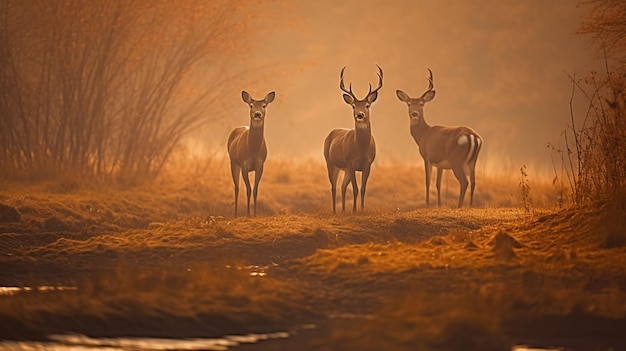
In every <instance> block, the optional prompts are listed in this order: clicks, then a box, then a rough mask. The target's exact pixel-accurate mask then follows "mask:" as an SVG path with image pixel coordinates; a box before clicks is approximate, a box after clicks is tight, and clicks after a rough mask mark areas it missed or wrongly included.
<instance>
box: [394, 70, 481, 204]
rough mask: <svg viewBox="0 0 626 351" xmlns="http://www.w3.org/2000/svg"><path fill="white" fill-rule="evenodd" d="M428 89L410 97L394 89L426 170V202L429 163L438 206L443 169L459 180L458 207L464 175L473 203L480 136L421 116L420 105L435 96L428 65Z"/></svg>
mask: <svg viewBox="0 0 626 351" xmlns="http://www.w3.org/2000/svg"><path fill="white" fill-rule="evenodd" d="M428 72H429V77H428V89H427V90H426V91H425V92H424V93H423V94H422V95H421V96H420V97H418V98H412V97H410V96H409V95H408V94H407V93H405V92H404V91H402V90H396V95H397V96H398V99H399V100H400V101H402V102H405V103H406V104H407V106H408V108H409V119H410V121H411V136H413V139H414V140H415V142H416V143H417V146H418V148H419V153H420V155H421V156H422V158H423V159H424V168H425V172H426V206H428V207H429V206H430V193H429V192H430V176H431V173H432V166H435V167H437V206H439V207H441V175H442V173H443V170H444V169H451V170H452V172H453V173H454V176H455V178H456V179H457V180H458V181H459V185H460V193H459V203H458V207H459V208H460V207H462V206H463V201H464V198H465V193H466V191H467V185H468V181H467V176H468V175H469V178H470V182H471V190H470V206H473V204H474V188H475V186H476V175H475V171H474V169H475V167H476V160H477V159H478V153H479V152H480V148H481V147H482V144H483V139H482V138H481V137H480V135H478V133H476V131H474V130H473V129H471V128H469V127H466V126H438V125H434V126H431V125H429V124H428V123H427V122H426V119H425V118H424V105H425V104H426V103H427V102H430V101H432V100H433V98H434V97H435V90H434V82H433V72H432V71H431V70H430V68H428Z"/></svg>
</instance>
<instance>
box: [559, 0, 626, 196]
mask: <svg viewBox="0 0 626 351" xmlns="http://www.w3.org/2000/svg"><path fill="white" fill-rule="evenodd" d="M583 4H584V5H587V6H589V13H588V15H587V16H586V17H585V18H584V19H583V20H582V22H581V25H580V28H579V33H581V34H589V35H591V36H592V40H593V42H594V43H595V44H596V45H597V49H598V50H599V52H600V53H603V54H604V58H605V72H604V73H598V72H595V71H592V72H591V74H590V75H588V76H586V77H583V78H582V79H577V78H576V77H575V76H570V80H571V82H572V95H571V99H570V117H571V119H570V125H569V128H568V130H567V131H565V133H564V147H561V146H559V147H556V146H553V145H548V146H549V147H551V148H552V149H553V150H554V151H556V152H558V153H559V154H560V159H561V162H562V167H563V168H562V169H564V170H565V173H566V177H567V179H568V181H569V185H570V191H571V194H572V202H573V203H575V204H581V203H584V202H589V201H597V200H618V201H624V199H625V198H626V120H625V115H626V100H625V99H626V66H624V65H623V60H624V58H625V57H626V56H624V54H626V2H624V1H623V0H592V1H586V2H583ZM576 93H579V94H582V97H583V99H584V101H585V102H586V103H587V104H588V108H587V112H586V114H585V116H584V118H583V119H582V123H580V122H579V123H577V122H576V118H575V116H574V113H573V102H574V99H575V96H576ZM555 173H556V167H555ZM557 178H558V175H557ZM560 178H561V179H563V178H564V177H563V176H562V175H561V177H560Z"/></svg>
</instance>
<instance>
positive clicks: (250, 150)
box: [227, 90, 276, 217]
mask: <svg viewBox="0 0 626 351" xmlns="http://www.w3.org/2000/svg"><path fill="white" fill-rule="evenodd" d="M275 96H276V93H275V92H273V91H272V92H270V93H269V94H267V95H266V96H265V98H263V99H262V100H255V99H253V98H252V96H250V94H249V93H248V92H246V91H245V90H244V91H242V92H241V98H242V99H243V101H244V102H245V103H246V104H248V106H249V107H250V125H249V126H241V127H237V128H235V129H233V131H232V132H231V133H230V135H229V136H228V144H227V147H228V156H229V157H230V172H231V174H232V177H233V183H234V184H235V217H237V201H238V198H239V174H241V175H242V177H243V181H244V183H245V184H246V195H247V198H248V207H247V211H246V215H247V216H248V217H250V194H251V193H252V195H253V197H254V216H255V217H256V213H257V211H256V202H257V193H258V190H259V183H260V182H261V177H262V176H263V165H264V163H265V159H266V158H267V146H266V145H265V138H264V136H263V130H264V128H265V115H266V108H267V105H268V104H269V103H271V102H272V101H274V97H275ZM250 172H254V190H252V189H251V187H250V178H249V176H248V173H250Z"/></svg>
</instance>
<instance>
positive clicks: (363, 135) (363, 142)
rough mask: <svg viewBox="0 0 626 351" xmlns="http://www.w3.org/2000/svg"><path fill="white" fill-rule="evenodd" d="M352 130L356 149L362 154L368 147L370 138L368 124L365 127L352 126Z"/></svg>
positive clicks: (370, 133)
mask: <svg viewBox="0 0 626 351" xmlns="http://www.w3.org/2000/svg"><path fill="white" fill-rule="evenodd" d="M354 131H355V139H356V145H357V149H358V150H359V152H360V153H362V154H364V153H366V152H367V150H368V149H369V146H370V142H371V140H372V129H371V128H370V126H369V125H368V126H367V127H366V128H363V127H360V128H359V127H357V128H354Z"/></svg>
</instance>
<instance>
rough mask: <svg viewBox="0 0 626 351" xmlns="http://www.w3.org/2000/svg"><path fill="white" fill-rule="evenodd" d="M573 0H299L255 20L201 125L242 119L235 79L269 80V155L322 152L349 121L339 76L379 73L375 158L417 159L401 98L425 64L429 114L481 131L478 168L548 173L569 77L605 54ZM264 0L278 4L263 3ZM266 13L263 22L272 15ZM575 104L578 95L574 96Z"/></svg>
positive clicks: (212, 135)
mask: <svg viewBox="0 0 626 351" xmlns="http://www.w3.org/2000/svg"><path fill="white" fill-rule="evenodd" d="M577 4H578V2H577V1H575V0H558V1H541V0H529V1H516V0H504V1H502V0H484V1H465V0H445V1H424V0H420V1H399V0H387V1H359V0H344V1H340V2H337V1H332V2H331V1H297V2H294V3H293V4H292V5H291V7H290V8H289V9H287V10H286V11H285V10H283V11H285V12H284V13H283V15H282V16H276V17H272V19H271V20H268V21H265V22H262V23H260V25H259V30H258V35H256V36H255V37H254V38H250V40H251V41H252V42H253V47H252V50H251V52H250V53H247V54H246V55H245V57H241V58H240V59H241V61H242V62H244V65H245V66H246V67H247V69H249V70H251V71H255V70H257V67H262V68H260V69H259V70H263V71H265V73H266V74H267V75H266V76H264V78H262V79H261V78H258V77H259V75H257V74H253V73H251V74H250V75H249V78H246V77H245V75H244V77H243V78H242V79H241V85H240V86H235V87H234V88H232V92H228V96H232V108H231V109H230V110H229V111H228V113H229V115H228V118H226V119H224V120H222V122H221V123H220V124H219V125H215V126H214V127H213V128H212V129H211V130H210V131H206V132H205V133H204V134H203V140H205V141H209V144H211V145H217V146H218V147H222V146H223V151H224V153H226V148H225V143H226V138H227V135H228V133H229V131H230V129H232V128H233V127H235V126H238V125H244V124H247V123H248V111H247V109H248V108H247V106H246V105H245V104H244V103H243V102H241V90H247V91H249V92H250V93H251V94H252V95H253V97H255V98H257V99H260V98H262V97H263V96H265V94H267V93H268V92H270V91H273V90H275V91H276V100H275V102H274V103H272V104H271V105H270V106H269V107H268V116H267V120H266V126H265V137H266V141H267V144H268V150H269V157H287V158H293V159H310V158H313V159H320V160H322V159H323V156H322V145H323V140H324V138H325V137H326V135H327V133H328V132H329V131H330V130H331V129H332V128H336V127H348V128H352V127H353V126H354V122H353V119H352V116H351V108H350V107H349V106H348V105H347V104H345V102H344V101H343V99H342V97H341V96H342V93H341V91H340V90H339V72H340V70H341V68H342V67H343V66H344V65H346V66H347V69H346V78H345V79H346V84H348V83H349V82H352V85H353V90H354V92H355V94H356V96H357V97H358V98H362V97H364V95H365V94H366V93H367V90H368V84H369V83H372V85H375V84H376V82H377V76H376V72H377V69H376V66H375V64H376V63H377V64H379V65H380V66H381V67H382V68H383V70H384V85H383V88H382V89H381V91H380V94H379V98H378V100H377V101H376V102H375V103H374V104H373V106H372V109H371V120H372V133H373V135H374V137H375V138H376V142H377V148H378V154H377V160H376V162H404V161H409V162H415V163H416V164H420V165H421V164H422V161H421V159H420V157H419V154H418V149H417V146H416V144H415V142H414V141H413V139H412V138H411V136H410V134H409V121H408V114H407V108H406V105H405V104H404V103H402V102H400V101H399V100H398V99H397V97H396V94H395V91H396V89H402V90H404V91H406V92H407V93H408V94H409V95H411V96H419V95H421V94H422V93H423V92H424V91H425V89H426V88H427V84H428V83H427V80H426V77H427V75H428V72H427V67H428V68H430V69H431V70H432V71H433V74H434V83H435V90H436V91H437V95H436V97H435V99H434V100H433V101H432V102H430V103H428V104H427V105H426V107H425V116H426V120H427V121H428V122H429V123H430V124H442V125H467V126H470V127H472V128H473V129H475V130H476V131H477V132H478V133H479V134H480V135H481V136H482V137H483V139H484V147H483V150H482V152H481V155H480V157H479V163H478V166H477V168H478V169H481V170H488V171H489V172H510V171H511V170H517V169H519V167H521V166H522V165H524V164H525V165H527V166H528V167H529V170H530V173H531V176H532V175H533V174H541V175H549V173H550V172H551V169H552V163H551V157H550V156H551V152H550V151H549V150H548V148H547V143H548V142H551V143H553V144H559V143H561V144H562V143H563V141H562V140H563V137H562V133H563V131H564V130H565V129H566V128H567V125H568V124H569V123H570V107H569V101H570V96H571V94H572V84H571V82H570V79H569V78H568V76H567V75H568V74H570V75H576V77H581V76H584V75H587V74H589V72H590V70H592V69H596V70H597V69H600V67H602V62H601V60H599V59H598V58H597V56H596V53H595V52H594V50H593V49H592V48H591V46H590V43H589V38H587V37H584V36H582V35H579V34H576V30H577V27H578V24H579V22H580V19H581V17H582V16H583V15H584V14H585V10H586V9H585V8H581V7H579V6H577ZM260 10H262V11H277V8H276V7H275V6H270V5H266V6H264V8H263V9H260ZM270 21H271V22H270ZM575 101H576V102H577V103H576V104H575V116H576V118H577V119H578V120H582V119H583V118H584V112H585V110H584V108H585V107H586V106H585V104H584V101H583V100H582V98H581V95H580V94H579V95H578V96H575Z"/></svg>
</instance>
